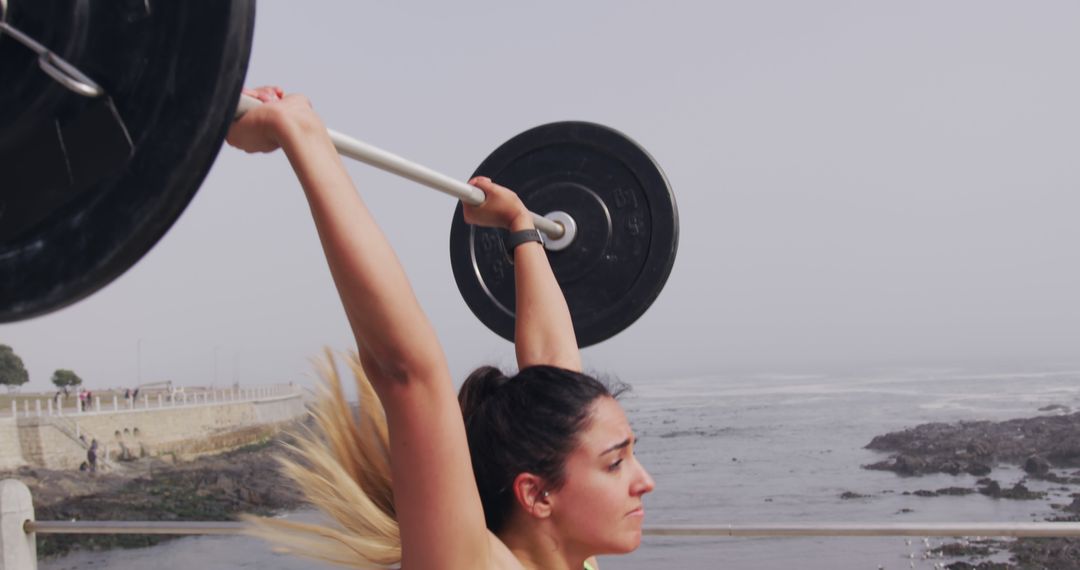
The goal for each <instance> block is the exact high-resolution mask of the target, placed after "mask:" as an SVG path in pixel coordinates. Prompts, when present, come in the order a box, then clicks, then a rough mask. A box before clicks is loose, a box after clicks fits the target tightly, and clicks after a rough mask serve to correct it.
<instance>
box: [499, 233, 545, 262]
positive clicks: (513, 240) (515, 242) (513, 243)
mask: <svg viewBox="0 0 1080 570" xmlns="http://www.w3.org/2000/svg"><path fill="white" fill-rule="evenodd" d="M531 241H535V242H537V243H539V244H540V245H544V236H543V234H541V233H540V230H537V229H535V228H533V229H529V230H521V231H520V232H510V239H509V240H508V241H507V242H506V251H507V253H509V254H510V255H513V254H514V248H516V247H517V246H519V245H521V244H523V243H529V242H531Z"/></svg>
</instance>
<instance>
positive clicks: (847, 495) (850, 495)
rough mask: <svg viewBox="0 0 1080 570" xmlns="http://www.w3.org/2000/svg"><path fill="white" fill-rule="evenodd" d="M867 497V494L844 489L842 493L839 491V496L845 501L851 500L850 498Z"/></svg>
mask: <svg viewBox="0 0 1080 570" xmlns="http://www.w3.org/2000/svg"><path fill="white" fill-rule="evenodd" d="M868 497H869V495H860V494H858V493H855V492H852V491H844V492H843V493H840V498H841V499H843V500H845V501H848V500H851V499H866V498H868Z"/></svg>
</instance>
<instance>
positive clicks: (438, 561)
mask: <svg viewBox="0 0 1080 570" xmlns="http://www.w3.org/2000/svg"><path fill="white" fill-rule="evenodd" d="M249 94H251V95H253V96H256V97H258V98H259V99H260V100H262V101H263V102H264V103H265V104H264V105H262V106H261V107H259V108H257V109H254V110H252V111H249V112H248V113H247V114H246V115H244V116H243V117H242V118H241V119H240V120H238V121H237V122H236V123H235V124H234V125H233V127H232V129H231V131H230V133H229V142H230V144H233V145H234V146H237V147H239V148H241V149H243V150H247V151H249V152H268V151H272V150H275V149H276V148H278V147H280V148H282V149H283V150H284V151H285V154H286V156H287V157H288V159H289V162H290V163H291V164H292V167H293V169H294V170H295V171H296V175H297V177H298V178H299V180H300V184H301V186H303V188H304V193H305V194H306V195H307V199H308V204H309V205H310V208H311V214H312V217H313V218H314V221H315V226H316V228H317V230H318V233H319V238H320V240H321V242H322V247H323V251H324V252H325V254H326V260H327V262H328V264H329V266H330V272H331V274H332V275H333V279H334V283H335V285H336V286H337V290H338V294H339V295H340V297H341V301H342V304H343V305H344V307H345V313H346V315H347V317H348V319H349V323H350V325H351V326H352V329H353V333H354V334H355V336H356V342H357V347H358V349H359V351H360V356H361V361H362V363H363V365H364V369H365V371H367V373H368V376H369V378H370V380H371V383H372V386H373V387H374V388H375V390H376V392H377V393H378V395H379V398H380V400H381V401H382V403H383V407H384V408H385V410H386V419H387V425H388V428H389V435H390V464H391V474H392V476H393V487H394V507H395V511H396V514H397V519H398V524H399V527H400V531H401V542H402V565H403V566H405V567H407V568H448V569H455V568H462V569H464V568H469V569H472V568H478V567H481V568H482V567H484V561H485V560H488V559H489V558H490V555H491V551H490V543H489V539H488V533H487V529H486V526H485V524H484V513H483V509H482V507H481V505H480V495H479V492H478V491H477V489H476V482H475V479H474V478H473V472H472V465H471V462H470V458H469V450H468V442H467V440H466V438H465V429H464V424H463V421H462V417H461V409H460V408H459V407H458V403H457V398H456V395H455V393H454V390H453V386H452V383H451V380H450V373H449V368H448V366H447V363H446V357H445V355H444V354H443V352H442V348H441V346H440V345H439V342H438V339H437V337H436V335H435V332H434V329H433V328H432V327H431V324H430V323H429V322H428V320H427V317H426V316H425V315H424V313H423V311H422V309H421V308H420V305H419V303H418V302H417V300H416V297H415V296H414V294H413V291H412V288H411V286H410V285H409V282H408V279H407V278H406V276H405V272H404V270H403V269H402V267H401V264H400V263H399V262H398V259H397V257H396V256H395V254H394V252H393V250H392V249H391V248H390V245H389V243H388V242H387V240H386V238H385V236H384V235H383V233H382V231H380V230H379V228H378V226H377V225H376V224H375V221H374V219H373V218H372V216H371V214H370V212H369V211H368V209H367V207H366V206H365V205H364V202H363V201H362V200H361V199H360V196H359V195H358V194H357V192H356V189H355V188H354V187H353V184H352V181H351V179H350V178H349V176H348V173H347V172H346V170H345V167H344V165H343V164H342V163H341V158H340V157H339V156H338V154H337V152H336V151H335V149H334V147H333V144H332V143H331V141H330V138H329V136H328V135H327V132H326V127H325V126H324V125H323V124H322V121H321V120H320V119H319V117H318V116H317V115H316V114H315V113H314V111H312V109H311V106H310V104H308V102H307V100H306V99H304V98H303V97H299V96H288V97H283V94H282V93H281V91H280V90H274V89H260V90H258V91H257V92H250V93H249Z"/></svg>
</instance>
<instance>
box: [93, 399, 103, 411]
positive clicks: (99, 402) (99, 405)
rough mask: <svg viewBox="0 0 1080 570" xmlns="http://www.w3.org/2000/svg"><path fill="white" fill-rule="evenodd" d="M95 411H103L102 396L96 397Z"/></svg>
mask: <svg viewBox="0 0 1080 570" xmlns="http://www.w3.org/2000/svg"><path fill="white" fill-rule="evenodd" d="M94 411H95V412H100V411H101V396H94Z"/></svg>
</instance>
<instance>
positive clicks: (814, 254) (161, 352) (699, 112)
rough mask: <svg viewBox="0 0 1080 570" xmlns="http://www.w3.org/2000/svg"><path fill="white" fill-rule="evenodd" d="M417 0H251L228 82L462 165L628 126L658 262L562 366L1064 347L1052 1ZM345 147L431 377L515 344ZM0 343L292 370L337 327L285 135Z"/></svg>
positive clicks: (1067, 259) (1073, 252)
mask: <svg viewBox="0 0 1080 570" xmlns="http://www.w3.org/2000/svg"><path fill="white" fill-rule="evenodd" d="M416 4H417V3H403V2H356V1H345V0H338V1H332V2H331V1H322V2H303V3H301V2H295V1H286V0H272V1H271V0H266V1H264V2H261V3H260V4H259V6H258V16H257V26H256V34H255V44H254V47H253V56H252V60H251V65H250V69H249V72H248V83H249V84H251V85H258V84H267V83H276V84H280V85H282V86H283V87H284V88H285V89H286V90H290V91H301V92H304V93H306V94H307V95H308V96H309V97H310V98H311V99H312V100H313V101H314V104H315V107H316V109H317V110H318V111H319V112H320V113H321V115H322V116H323V118H324V120H325V121H326V123H327V124H328V125H329V126H330V127H331V128H334V129H336V130H339V131H344V132H346V133H349V134H352V135H353V136H355V137H357V138H360V139H362V140H366V141H368V142H370V143H372V144H375V145H377V146H380V147H383V148H385V149H387V150H391V151H393V152H397V153H399V154H402V155H403V156H406V157H408V158H410V159H412V160H414V161H417V162H419V163H421V164H424V165H426V166H429V167H432V168H434V169H436V170H439V171H442V172H444V173H446V174H449V175H451V176H455V177H459V178H461V179H466V178H467V177H468V176H469V174H470V173H471V172H472V171H473V169H474V168H475V167H476V166H477V165H478V164H479V163H480V161H481V160H482V159H483V158H484V157H486V156H487V155H488V154H489V153H490V152H491V151H492V150H494V149H495V147H497V146H498V145H499V144H501V143H502V142H503V141H505V140H507V139H508V138H510V137H511V136H513V135H515V134H517V133H519V132H521V131H523V130H525V129H527V128H530V127H532V126H535V125H538V124H541V123H545V122H550V121H554V120H563V119H582V120H590V121H595V122H599V123H604V124H608V125H611V126H613V127H615V128H617V129H619V130H621V131H623V132H625V133H627V134H629V135H630V136H631V137H633V138H634V139H635V140H637V141H638V142H639V143H640V144H641V145H643V146H644V147H645V148H646V149H648V150H649V152H650V153H652V155H653V156H654V157H655V158H656V160H657V161H658V162H659V163H660V165H661V166H662V167H663V168H664V170H665V172H666V174H667V176H668V178H669V180H670V182H671V184H672V186H673V188H674V192H675V195H676V197H677V200H678V204H679V211H680V217H681V242H680V249H679V253H678V258H677V260H676V263H675V267H674V270H673V272H672V274H671V278H670V280H669V281H668V284H667V286H666V288H665V289H664V291H663V292H662V293H661V295H660V297H659V299H658V300H657V301H656V303H655V304H654V305H653V306H652V308H651V309H650V310H649V311H648V312H647V313H646V314H645V315H644V316H643V317H642V318H641V319H640V320H639V321H638V322H637V323H635V324H634V325H633V326H632V327H631V328H629V329H628V330H626V331H625V332H623V333H622V334H620V335H618V336H616V337H615V338H613V339H610V340H608V341H607V342H604V343H602V344H600V345H598V346H596V347H594V348H590V349H588V350H586V351H585V355H584V356H585V361H586V366H587V367H590V368H593V369H596V370H601V371H605V372H608V373H611V374H615V375H618V376H621V377H622V378H624V379H626V380H629V381H632V382H643V381H649V380H652V379H656V380H662V379H663V378H667V377H682V376H688V375H703V374H713V373H727V372H732V371H742V372H747V371H750V372H780V371H785V372H806V371H822V370H834V371H835V370H845V371H851V370H863V369H866V370H869V369H871V368H874V367H879V366H905V367H907V366H910V367H936V366H960V367H980V368H990V369H995V368H996V369H1002V370H1014V369H1038V368H1060V367H1068V366H1071V365H1075V364H1076V363H1077V362H1078V361H1080V293H1078V292H1080V263H1078V262H1080V253H1078V250H1077V248H1078V245H1080V227H1078V224H1077V219H1078V213H1080V192H1078V190H1080V188H1078V187H1080V104H1078V102H1080V75H1078V74H1077V72H1076V62H1077V54H1078V53H1080V3H1077V2H1075V1H1073V0H1063V1H1060V2H1023V3H1020V2H1015V1H987V0H971V1H950V2H941V1H940V0H924V1H911V0H905V1H902V2H900V1H895V2H857V1H846V2H840V1H829V0H816V1H814V2H805V1H801V0H784V1H780V0H777V1H760V0H756V1H744V2H726V1H709V2H706V1H699V2H681V3H679V2H656V1H648V2H637V1H625V0H619V1H614V0H612V1H604V2H600V1H595V2H594V1H580V0H579V1H574V2H571V1H548V2H530V3H523V2H515V3H511V2H494V1H492V2H486V3H481V2H424V3H422V4H424V5H423V6H418V5H416ZM349 169H350V171H351V173H352V175H353V177H354V179H355V181H356V183H357V186H358V187H359V188H360V192H361V194H362V195H363V196H364V198H365V200H366V201H367V202H368V204H369V205H370V207H371V209H372V210H373V211H374V212H375V214H376V217H377V218H378V219H379V221H380V224H381V226H382V227H383V229H384V230H385V231H386V233H387V234H388V235H389V237H390V240H391V242H392V243H393V244H394V246H395V248H396V249H397V251H398V254H399V256H400V258H401V260H402V263H403V264H404V266H405V268H406V270H407V272H408V274H409V276H410V278H411V279H412V280H413V284H414V287H415V289H416V291H417V295H418V296H419V298H420V300H421V302H422V303H423V305H424V307H425V309H427V311H428V313H429V315H430V317H431V319H432V321H433V322H434V324H435V327H436V329H437V330H438V332H439V335H440V337H441V338H442V340H443V342H444V344H445V347H446V351H447V354H448V356H449V358H450V364H451V369H452V371H453V373H454V375H455V377H457V378H458V379H459V381H460V379H461V378H462V377H463V376H464V375H465V374H467V372H468V371H469V370H470V369H471V368H473V367H475V366H477V365H479V364H482V363H486V362H496V363H499V364H504V365H510V364H512V361H513V360H512V359H513V353H512V347H511V346H510V344H509V343H507V342H505V341H503V340H501V339H500V338H498V337H497V336H495V335H494V334H493V333H490V332H488V331H487V329H486V328H484V327H483V326H482V325H481V324H480V323H479V322H478V321H477V320H476V319H475V318H474V317H473V316H472V314H471V312H470V311H469V310H468V308H467V307H466V306H465V304H464V302H463V301H462V300H461V297H460V295H459V294H458V292H457V288H456V285H455V284H454V281H453V276H452V273H451V269H450V264H449V259H448V257H447V240H448V232H449V226H450V219H451V214H452V212H453V208H454V203H453V200H452V199H450V198H448V197H446V196H443V195H441V194H437V193H434V192H432V191H430V190H427V189H424V188H421V187H418V186H416V185H415V184H413V183H410V182H407V181H404V180H400V179H396V178H394V177H391V176H390V175H386V174H383V173H380V172H378V171H375V170H373V169H371V168H370V167H366V166H364V165H360V164H355V163H354V164H350V165H349ZM0 343H5V344H10V345H12V346H13V347H14V348H15V350H16V352H17V353H18V354H19V355H21V356H22V358H23V360H24V361H25V363H26V365H27V368H28V369H29V371H30V375H31V383H30V384H29V385H28V386H27V388H28V389H42V390H44V389H48V388H49V387H50V385H49V377H50V375H51V374H52V372H53V370H55V369H56V368H72V369H74V370H75V371H76V372H77V373H79V374H80V375H81V376H82V377H83V378H84V379H85V380H86V382H87V384H88V385H90V386H91V387H106V386H126V385H134V384H135V383H136V382H137V380H138V379H139V378H140V377H141V379H142V381H143V382H149V381H153V380H166V379H171V380H174V381H176V382H178V383H180V384H188V385H193V384H211V383H214V382H215V379H216V382H217V384H218V385H219V386H221V385H226V384H230V383H231V382H232V381H233V380H234V379H237V380H239V381H240V382H241V383H242V384H248V385H250V384H256V383H268V382H282V381H300V382H310V378H311V374H310V372H309V371H310V365H309V363H308V359H309V358H310V357H312V356H314V355H316V354H317V353H318V352H319V350H320V348H321V347H323V346H330V347H333V348H336V349H345V348H348V347H350V346H351V343H352V340H351V336H350V333H349V331H348V329H347V326H346V323H345V319H344V317H343V314H342V311H341V308H340V305H339V302H338V299H337V296H336V294H335V291H334V289H333V286H332V284H331V281H330V278H329V273H328V271H327V269H326V267H325V262H324V261H323V258H322V253H321V250H320V248H319V244H318V241H317V238H316V235H315V232H314V229H313V225H312V223H311V220H310V216H309V213H308V211H307V207H306V204H305V201H304V198H303V194H302V192H301V190H300V189H299V186H298V185H297V183H296V182H295V179H294V177H293V175H292V172H291V170H290V168H289V166H288V164H287V162H286V160H285V158H284V156H283V155H281V154H274V155H267V156H248V155H245V154H243V153H241V152H239V151H236V150H235V149H231V148H224V149H222V151H221V154H220V155H219V157H218V159H217V162H216V163H215V165H214V167H213V170H212V171H211V172H210V175H209V177H208V178H207V179H206V181H205V182H204V184H203V186H202V188H201V190H200V191H199V194H198V195H197V196H196V197H195V199H194V201H193V202H192V203H191V205H190V206H189V207H188V208H187V210H186V212H185V213H184V214H183V216H182V217H181V218H180V220H179V221H178V223H177V224H176V225H175V226H173V228H172V230H171V231H170V232H169V233H168V234H167V235H166V236H165V238H164V239H162V240H161V242H159V243H158V245H157V246H156V247H155V248H154V249H153V250H152V251H150V253H149V254H148V255H147V256H146V257H145V258H143V260H142V261H141V262H139V263H138V264H137V265H136V266H135V267H134V268H133V269H132V270H130V271H129V272H128V273H127V274H126V275H124V276H123V277H121V278H120V279H118V280H117V281H115V282H113V283H112V284H111V285H109V286H108V287H106V288H105V289H103V290H102V291H100V292H98V293H97V294H95V295H93V296H91V297H90V298H88V299H86V300H84V301H82V302H81V303H78V304H76V305H74V306H71V307H68V308H66V309H63V310H61V311H58V312H56V313H53V314H50V315H47V316H44V317H40V318H37V319H33V320H30V321H25V322H22V323H16V324H9V325H2V326H0ZM140 349H141V350H140ZM140 354H141V367H140V366H139V363H140ZM215 362H216V365H215ZM140 368H141V369H140ZM215 371H216V372H215Z"/></svg>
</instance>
